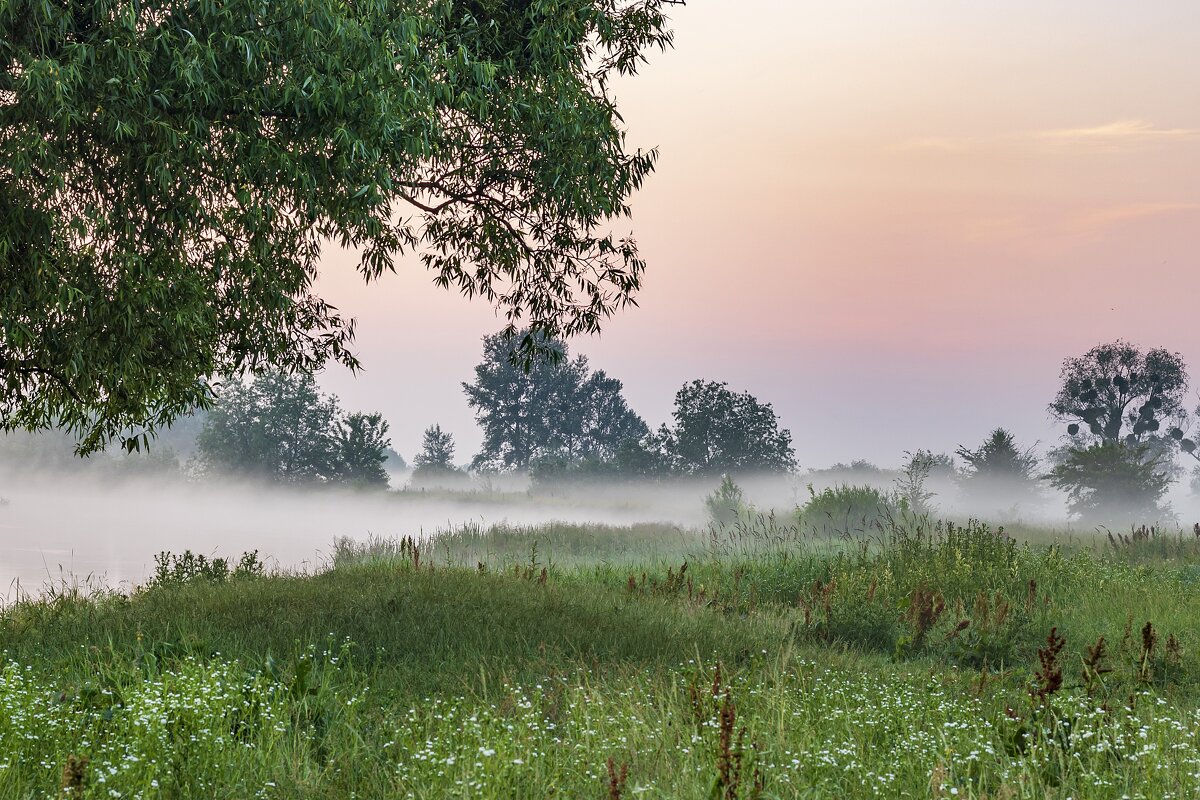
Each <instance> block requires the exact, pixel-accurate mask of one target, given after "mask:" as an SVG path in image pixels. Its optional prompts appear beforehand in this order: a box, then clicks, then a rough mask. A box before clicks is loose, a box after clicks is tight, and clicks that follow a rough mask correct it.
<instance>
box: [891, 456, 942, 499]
mask: <svg viewBox="0 0 1200 800" xmlns="http://www.w3.org/2000/svg"><path fill="white" fill-rule="evenodd" d="M904 455H905V456H906V457H907V458H905V461H904V465H903V466H902V467H901V468H900V474H899V475H897V476H896V479H895V481H894V483H895V486H896V497H897V498H898V499H899V501H900V504H901V508H906V509H908V510H910V511H912V513H914V514H918V515H920V514H930V513H932V512H933V511H934V506H933V505H931V504H930V502H929V501H930V500H932V499H933V498H935V497H937V492H934V491H930V490H929V489H928V482H929V479H930V477H932V476H933V474H934V472H935V470H937V469H938V468H940V471H942V472H943V473H944V472H945V469H946V466H947V465H946V459H947V458H948V456H945V455H944V454H938V455H934V454H933V453H932V452H930V451H929V450H918V451H917V452H915V453H910V452H907V451H905V453H904ZM950 467H951V469H953V462H951V464H950Z"/></svg>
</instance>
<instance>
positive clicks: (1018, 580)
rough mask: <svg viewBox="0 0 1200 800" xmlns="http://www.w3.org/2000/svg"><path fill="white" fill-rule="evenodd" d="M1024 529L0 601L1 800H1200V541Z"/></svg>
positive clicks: (488, 558)
mask: <svg viewBox="0 0 1200 800" xmlns="http://www.w3.org/2000/svg"><path fill="white" fill-rule="evenodd" d="M1034 533H1035V534H1036V535H1032V536H1029V537H1028V538H1027V540H1026V541H1017V540H1014V539H1011V538H1009V537H1007V536H1004V535H999V534H997V533H996V532H995V531H993V530H990V529H988V528H986V527H985V526H981V525H978V524H968V525H950V524H936V523H930V522H928V521H924V520H921V521H918V520H908V521H906V522H904V523H903V524H897V525H892V526H888V527H886V528H881V529H879V530H878V531H877V532H876V534H874V535H873V536H872V537H871V538H870V539H864V540H861V541H860V540H855V539H839V538H832V539H831V538H818V537H813V536H810V535H808V534H804V533H801V532H800V531H799V530H798V529H797V528H795V527H792V526H789V525H788V524H786V523H785V522H781V521H776V520H772V519H770V518H767V517H762V518H757V519H753V520H746V521H744V522H743V524H742V526H741V527H740V528H739V527H735V528H730V529H723V530H718V531H715V532H712V533H691V532H687V531H681V530H678V529H674V528H670V527H666V526H634V527H629V528H603V527H598V526H569V525H548V526H541V527H536V528H513V527H501V528H497V529H494V530H490V531H484V530H480V529H478V528H464V529H461V530H458V531H455V532H451V533H450V534H448V535H445V536H444V537H443V538H442V539H441V540H440V541H438V542H435V543H415V542H412V541H411V540H409V541H404V542H389V541H386V540H374V541H372V542H368V543H366V544H362V545H356V544H354V543H350V542H340V543H339V544H338V545H337V546H336V547H335V548H334V553H333V556H332V561H331V564H330V565H329V567H328V568H327V569H325V570H323V571H321V572H319V573H317V574H312V575H283V574H276V575H255V574H253V573H254V570H253V569H245V570H243V571H242V572H240V573H234V572H233V571H232V570H229V571H224V572H222V571H219V570H218V571H215V572H214V571H212V570H210V571H208V572H203V571H197V570H191V571H189V570H176V571H174V572H173V571H171V570H170V569H166V568H164V570H163V571H162V572H161V573H160V579H159V580H158V581H157V582H156V583H155V585H151V586H149V587H145V588H143V589H140V590H138V591H136V592H134V593H132V594H130V595H128V596H125V595H120V594H116V593H99V594H95V595H90V596H87V595H85V594H83V593H82V592H75V591H71V590H69V589H63V588H61V587H60V589H59V590H58V591H55V592H52V593H50V594H49V595H47V596H45V597H43V598H41V599H37V600H31V599H26V600H23V601H20V602H16V603H13V604H11V605H10V606H8V607H7V608H5V609H3V611H2V612H0V651H2V652H3V664H4V666H3V668H2V669H0V712H2V713H0V798H9V797H11V798H35V797H36V798H42V797H49V796H58V797H64V796H65V797H88V798H101V797H146V798H150V797H163V798H187V797H218V798H221V797H228V798H242V797H278V798H294V797H314V798H346V797H361V798H377V797H421V798H436V797H472V798H474V797H530V798H541V797H562V798H575V797H597V798H605V797H608V798H613V797H625V798H635V797H679V798H713V797H716V798H720V799H721V800H733V798H749V797H763V798H769V797H805V798H807V797H831V798H832V797H931V796H932V797H946V798H949V797H970V798H984V797H986V798H989V799H990V800H996V798H1043V797H1057V798H1067V797H1072V798H1110V797H1111V798H1120V797H1125V796H1128V797H1146V798H1152V797H1153V798H1159V797H1177V798H1183V797H1193V796H1197V795H1198V794H1200V743H1198V742H1197V736H1198V735H1200V660H1198V659H1197V653H1198V652H1200V638H1198V636H1197V632H1196V630H1195V624H1194V621H1195V620H1196V619H1198V618H1200V598H1198V597H1197V592H1196V587H1197V585H1200V540H1198V538H1197V537H1196V536H1194V535H1193V534H1192V533H1191V532H1190V531H1189V532H1187V533H1186V534H1183V535H1178V536H1176V535H1172V536H1166V535H1158V536H1147V537H1144V538H1141V539H1139V540H1137V541H1132V542H1128V543H1125V542H1117V543H1115V544H1110V543H1108V541H1107V540H1104V541H1103V542H1091V541H1088V542H1083V541H1079V540H1075V541H1071V542H1059V543H1052V544H1046V543H1045V542H1046V541H1049V539H1050V538H1051V537H1049V536H1048V535H1047V534H1045V533H1044V532H1034ZM166 566H169V565H166ZM193 575H194V577H192V576H193ZM1146 623H1150V624H1151V627H1150V628H1146ZM1051 629H1054V630H1055V632H1056V635H1061V636H1064V637H1065V645H1064V646H1063V647H1062V650H1061V652H1057V653H1054V654H1051V653H1050V649H1053V648H1049V647H1048V644H1047V637H1048V635H1049V634H1050V631H1051ZM1099 637H1104V639H1105V656H1104V657H1103V658H1102V659H1099V660H1097V659H1096V658H1094V657H1092V658H1091V659H1090V660H1091V664H1092V666H1091V667H1090V668H1087V667H1085V659H1088V658H1089V655H1088V653H1089V649H1091V650H1092V653H1093V654H1094V653H1095V649H1094V648H1095V647H1096V644H1097V640H1098V639H1099ZM1055 641H1057V639H1056V640H1055ZM1059 682H1061V686H1059V685H1058V683H1059ZM1039 690H1040V691H1039ZM64 787H65V788H64Z"/></svg>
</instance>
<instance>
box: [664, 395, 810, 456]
mask: <svg viewBox="0 0 1200 800" xmlns="http://www.w3.org/2000/svg"><path fill="white" fill-rule="evenodd" d="M672 418H673V419H674V422H675V424H674V426H672V427H669V428H668V427H667V426H665V425H664V426H663V427H662V428H660V430H659V431H658V434H657V441H658V442H659V444H660V446H661V447H662V448H663V449H664V450H665V452H666V453H667V454H669V457H670V460H671V462H672V463H673V466H674V467H675V469H677V470H678V471H680V472H683V473H686V474H691V475H719V474H721V473H732V474H738V473H742V474H744V473H751V472H790V471H791V470H794V469H795V468H796V457H795V455H794V453H793V452H792V434H791V432H790V431H788V430H786V429H783V428H780V427H779V421H778V419H777V418H776V417H775V410H774V409H773V408H771V405H770V403H760V402H759V401H758V399H757V398H755V397H754V396H753V395H751V394H750V393H749V392H741V393H735V392H733V391H731V390H730V389H729V386H728V384H726V383H717V382H715V381H700V380H695V381H692V382H691V383H687V384H684V385H683V387H682V388H681V389H680V390H679V391H678V392H676V394H675V410H674V411H673V412H672Z"/></svg>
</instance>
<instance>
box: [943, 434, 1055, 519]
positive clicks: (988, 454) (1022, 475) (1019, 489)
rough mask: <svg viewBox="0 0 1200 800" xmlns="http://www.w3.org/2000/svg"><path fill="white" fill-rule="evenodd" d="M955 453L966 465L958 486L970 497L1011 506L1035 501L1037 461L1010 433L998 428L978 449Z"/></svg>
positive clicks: (963, 447) (1029, 449)
mask: <svg viewBox="0 0 1200 800" xmlns="http://www.w3.org/2000/svg"><path fill="white" fill-rule="evenodd" d="M956 452H957V454H958V457H959V458H961V459H962V460H963V462H964V463H965V464H966V468H965V469H964V471H963V475H962V477H961V478H960V481H959V483H960V485H961V486H962V487H963V489H964V490H965V492H966V494H967V496H968V497H971V498H976V499H1003V500H1004V501H1005V502H1008V503H1017V502H1021V501H1028V500H1031V499H1034V498H1036V496H1037V492H1038V480H1039V476H1038V458H1037V456H1036V455H1034V453H1033V448H1032V447H1030V448H1028V449H1025V450H1021V449H1019V448H1018V447H1017V444H1016V438H1015V437H1014V436H1013V434H1012V433H1011V432H1010V431H1007V430H1005V429H1004V428H996V429H995V430H993V431H992V432H991V434H990V435H989V436H988V438H987V439H986V440H985V441H984V442H983V444H981V445H980V446H979V447H978V448H976V449H974V450H971V449H968V448H967V447H965V446H960V447H959V448H958V450H957V451H956Z"/></svg>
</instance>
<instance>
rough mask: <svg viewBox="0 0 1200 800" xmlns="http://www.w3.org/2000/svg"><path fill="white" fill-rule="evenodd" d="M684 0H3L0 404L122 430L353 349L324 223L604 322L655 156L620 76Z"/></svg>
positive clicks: (370, 272)
mask: <svg viewBox="0 0 1200 800" xmlns="http://www.w3.org/2000/svg"><path fill="white" fill-rule="evenodd" d="M670 2H671V0H567V1H566V2H565V3H564V2H562V0H527V1H525V2H520V3H500V2H490V1H485V2H480V1H478V0H470V1H468V2H458V1H457V0H454V1H452V2H443V1H442V0H438V1H437V2H430V3H408V4H398V3H369V2H364V3H357V2H356V3H346V2H342V0H304V2H300V1H299V0H275V1H274V2H271V3H270V4H268V5H264V4H263V3H262V2H259V1H258V0H224V1H223V2H219V3H206V2H195V1H194V0H145V2H141V3H123V2H116V1H115V0H96V2H79V3H66V2H41V1H40V0H12V1H11V2H5V3H3V4H0V31H3V35H2V36H0V274H3V275H4V289H5V291H4V292H2V293H0V424H2V425H3V426H6V427H8V428H15V427H27V428H44V427H49V426H55V425H64V426H66V427H68V428H69V429H71V430H72V431H73V432H74V433H75V435H76V436H77V437H78V442H79V448H80V449H81V451H85V452H87V451H92V450H95V449H97V448H100V447H101V446H103V445H104V444H105V442H107V441H109V440H111V439H121V440H122V441H123V442H124V443H125V444H126V446H128V447H130V448H132V447H135V446H137V444H138V443H139V442H142V441H145V439H146V437H145V432H146V431H152V430H154V429H155V428H156V427H158V426H160V425H162V424H164V423H165V422H167V421H168V420H170V419H172V418H174V417H175V416H177V415H179V414H181V413H184V412H187V411H188V410H190V409H192V408H195V407H198V406H199V407H206V406H208V405H210V404H211V402H212V399H213V394H214V386H213V384H212V379H213V376H214V375H235V376H236V375H242V374H245V373H246V372H247V371H251V372H261V371H267V370H270V369H277V370H282V371H286V372H291V371H297V370H299V371H312V370H314V369H315V368H317V367H319V366H320V365H321V364H323V363H325V362H327V361H328V360H331V359H332V360H335V361H339V362H341V363H343V364H346V365H348V366H352V367H353V366H357V361H356V359H355V357H354V356H353V354H352V353H351V352H350V350H349V349H348V344H349V342H350V341H351V338H352V336H353V322H352V320H350V319H347V318H345V317H343V316H341V315H340V314H339V313H337V311H336V310H335V309H334V308H333V307H331V306H330V305H328V304H327V303H325V302H324V301H323V300H322V299H321V298H320V297H319V296H317V295H316V294H315V293H314V292H313V279H314V277H315V275H316V265H317V260H318V258H319V255H320V251H321V248H322V246H323V244H324V243H325V242H327V241H330V240H333V241H336V242H338V243H339V244H340V245H341V246H343V247H347V248H353V249H354V250H355V251H356V252H358V253H360V254H361V259H360V263H359V265H358V266H359V270H360V271H361V272H362V273H363V275H364V276H365V277H366V278H368V279H371V278H375V277H377V276H379V275H380V274H381V273H383V272H385V271H387V270H391V269H393V268H394V265H395V263H396V260H397V258H398V256H400V255H401V254H405V253H411V252H415V253H417V254H418V255H419V257H420V258H421V259H422V260H423V262H424V264H425V266H426V267H427V268H428V269H429V270H430V271H431V272H432V273H433V279H434V281H435V282H436V283H437V284H439V285H441V286H445V287H455V288H457V289H459V290H460V291H462V292H463V293H465V294H467V295H469V296H474V295H481V296H483V297H484V298H486V299H487V300H488V301H490V302H492V303H493V304H494V305H495V306H496V307H497V308H498V309H499V310H500V311H502V312H503V313H504V314H505V316H506V318H507V319H508V320H509V321H510V322H512V321H515V320H517V319H528V320H530V321H531V322H530V328H531V330H532V331H534V332H538V333H543V334H547V335H557V334H572V333H576V332H583V331H589V332H591V331H595V330H597V329H598V327H599V325H600V324H601V322H602V321H603V319H604V318H605V317H606V316H608V315H609V314H611V313H613V312H614V311H615V310H616V309H619V308H621V307H622V306H624V305H625V304H627V303H629V302H631V300H632V297H633V296H634V294H635V292H636V290H637V289H638V286H639V282H640V279H641V275H642V272H643V269H644V267H645V265H644V263H643V261H642V260H641V258H640V256H639V254H638V251H637V247H636V245H635V243H634V241H633V240H632V238H623V239H622V238H616V237H614V235H613V234H611V233H609V232H607V231H605V230H604V227H605V225H606V222H607V221H608V220H612V219H614V218H616V217H620V216H625V215H628V212H629V208H628V205H627V200H628V198H629V196H630V194H631V193H632V192H633V191H634V190H636V189H637V188H638V187H639V186H640V185H641V184H642V182H643V180H644V179H645V178H646V177H647V175H648V174H649V173H650V172H651V170H652V169H653V165H654V160H655V153H654V152H653V151H650V152H644V151H640V150H639V151H634V150H630V149H629V148H628V147H627V145H626V142H625V133H624V131H623V130H622V127H621V117H620V114H619V112H618V111H617V108H616V104H615V102H614V99H613V97H612V91H611V88H610V87H611V86H612V83H613V78H614V77H615V76H617V75H619V74H630V73H633V72H635V71H636V69H637V67H638V65H639V64H640V63H641V62H642V61H643V60H644V58H645V55H646V53H647V52H648V51H650V50H653V49H656V48H665V47H667V46H668V45H669V44H670V41H671V35H670V32H669V31H668V30H667V28H666V24H667V21H666V17H665V15H664V13H663V6H664V5H666V4H668V3H670ZM264 9H265V10H264ZM511 330H515V329H514V328H510V331H511ZM535 343H536V339H535V338H533V337H531V336H527V337H525V338H524V339H523V340H522V343H521V346H522V348H523V349H524V350H529V349H530V348H532V347H533V346H534V344H535ZM139 433H140V434H142V436H139V435H138V434H139Z"/></svg>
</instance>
